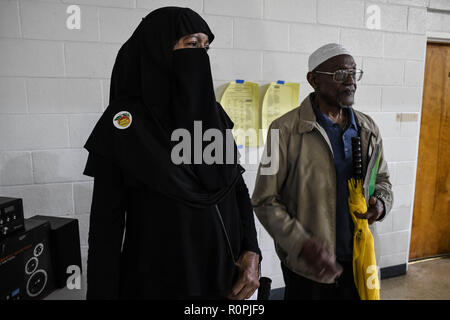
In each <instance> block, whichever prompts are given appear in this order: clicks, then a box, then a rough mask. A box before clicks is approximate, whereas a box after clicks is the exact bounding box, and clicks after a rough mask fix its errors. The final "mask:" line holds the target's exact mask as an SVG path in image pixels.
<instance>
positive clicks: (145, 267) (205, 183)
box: [84, 7, 260, 299]
mask: <svg viewBox="0 0 450 320" xmlns="http://www.w3.org/2000/svg"><path fill="white" fill-rule="evenodd" d="M162 27H164V28H165V29H164V31H161V28H162ZM158 28H159V29H158ZM161 32H163V33H164V35H161ZM197 32H204V33H205V34H207V35H208V36H209V39H210V41H211V40H212V39H213V38H214V36H213V35H212V33H211V32H210V30H209V28H208V26H207V25H206V23H205V22H204V21H203V19H201V18H200V17H199V16H198V15H197V14H195V13H194V12H193V11H192V10H190V9H185V8H184V9H182V8H175V7H170V8H162V9H158V10H155V11H154V12H152V13H150V14H149V15H148V16H147V17H146V18H144V19H143V21H142V22H141V24H140V25H139V27H138V29H137V30H136V31H135V32H134V33H133V36H132V37H131V38H130V39H129V40H128V41H127V42H126V43H125V44H124V46H123V47H122V48H121V50H120V51H119V54H118V56H117V59H116V63H115V65H114V69H113V75H112V77H111V97H110V104H109V106H108V108H107V109H106V110H105V112H104V113H103V115H102V117H101V119H100V120H99V122H98V123H97V125H96V127H95V128H94V130H93V132H92V134H91V136H90V137H89V139H88V141H87V142H86V145H85V148H86V149H87V150H88V151H89V158H88V162H87V164H86V168H85V171H84V174H86V175H89V176H92V177H94V192H93V199H92V207H91V216H90V230H89V252H88V271H87V281H88V288H87V299H183V298H205V299H207V298H213V299H217V298H219V299H221V298H225V297H226V296H227V295H228V294H229V293H230V291H231V287H232V285H233V281H234V280H233V279H234V277H235V276H236V274H235V273H236V267H235V265H234V263H233V260H232V257H231V254H230V252H229V248H228V244H227V241H226V238H225V234H224V231H223V229H222V226H221V222H220V220H219V219H218V216H217V214H216V212H215V208H214V205H218V208H219V209H220V212H221V216H222V218H223V222H224V225H225V228H226V231H227V233H228V236H229V239H230V243H231V247H232V250H233V255H234V256H235V257H239V256H240V255H241V254H242V253H243V252H244V251H253V252H256V253H258V254H260V250H259V248H258V244H257V240H256V230H255V225H254V219H253V211H252V207H251V203H250V198H249V194H248V189H247V187H246V186H245V183H244V181H243V179H242V172H243V169H242V167H241V166H240V165H238V164H237V163H236V162H235V163H234V164H224V165H212V166H210V165H205V164H200V165H174V164H173V163H172V162H171V158H170V147H171V146H172V144H171V141H170V130H172V129H174V128H178V127H181V128H185V129H187V130H188V131H190V132H191V130H192V127H191V124H192V122H193V121H194V120H201V121H202V122H203V127H204V128H203V129H204V130H206V129H208V128H215V129H218V130H220V131H221V132H224V131H225V130H226V129H230V128H231V127H232V122H231V120H230V119H229V118H228V116H227V115H226V114H225V112H224V111H223V109H222V108H221V107H220V105H218V104H216V102H215V97H214V92H213V88H212V79H211V74H210V70H209V59H208V57H207V55H206V52H205V51H204V50H203V49H182V50H177V52H175V53H172V50H171V49H172V47H173V43H174V41H175V40H176V39H178V38H179V37H181V36H183V35H186V34H191V33H197ZM149 35H152V36H153V39H148V36H149ZM157 36H159V37H160V38H163V39H162V40H161V39H160V41H159V40H157V39H156V38H157ZM155 39H156V40H155ZM151 41H153V44H154V47H152V48H150V47H148V46H149V43H151ZM158 51H159V54H156V53H155V52H158ZM177 63H178V64H180V63H181V65H183V64H184V65H185V64H186V63H188V64H189V63H190V64H195V66H196V67H197V70H198V73H199V74H198V75H195V77H192V78H190V77H188V74H189V69H187V70H179V68H176V69H174V68H173V66H174V65H177ZM186 71H187V72H188V73H186ZM158 76H160V79H159V80H158V79H157V77H158ZM155 90H156V92H155ZM121 111H127V112H129V113H130V114H131V115H132V122H131V124H130V126H129V127H128V128H126V129H118V128H116V127H115V126H114V124H113V118H114V116H115V115H116V114H117V113H119V112H121ZM188 111H189V112H188ZM180 115H181V116H180ZM183 115H184V116H183ZM234 148H235V146H234Z"/></svg>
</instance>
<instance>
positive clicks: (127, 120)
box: [113, 111, 133, 129]
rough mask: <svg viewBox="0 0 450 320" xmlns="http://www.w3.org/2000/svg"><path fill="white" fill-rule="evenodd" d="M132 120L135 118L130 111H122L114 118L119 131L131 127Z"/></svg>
mask: <svg viewBox="0 0 450 320" xmlns="http://www.w3.org/2000/svg"><path fill="white" fill-rule="evenodd" d="M132 120H133V118H132V116H131V114H130V113H129V112H128V111H120V112H119V113H116V115H115V116H114V117H113V123H114V126H115V127H116V128H117V129H126V128H128V127H129V126H130V125H131V121H132Z"/></svg>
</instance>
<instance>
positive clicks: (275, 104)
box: [261, 81, 300, 142]
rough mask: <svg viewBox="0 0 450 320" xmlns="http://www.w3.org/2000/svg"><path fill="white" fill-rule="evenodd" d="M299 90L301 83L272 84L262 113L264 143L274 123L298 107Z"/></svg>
mask: <svg viewBox="0 0 450 320" xmlns="http://www.w3.org/2000/svg"><path fill="white" fill-rule="evenodd" d="M299 90H300V84H299V83H294V82H287V83H285V82H284V81H277V82H272V83H271V84H270V86H269V88H268V89H267V91H266V94H265V95H264V100H263V104H262V111H261V128H262V136H263V139H264V142H265V139H266V137H267V131H268V130H269V126H270V124H271V123H272V121H273V120H275V119H277V118H279V117H281V116H282V115H283V114H285V113H286V112H288V111H291V110H292V109H294V108H295V107H297V106H298V97H299Z"/></svg>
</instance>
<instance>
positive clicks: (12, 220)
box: [0, 197, 24, 239]
mask: <svg viewBox="0 0 450 320" xmlns="http://www.w3.org/2000/svg"><path fill="white" fill-rule="evenodd" d="M23 220H24V219H23V204H22V199H18V198H6V197H0V239H3V238H6V237H8V236H9V235H10V234H12V233H14V232H17V231H20V230H23V228H24V222H23Z"/></svg>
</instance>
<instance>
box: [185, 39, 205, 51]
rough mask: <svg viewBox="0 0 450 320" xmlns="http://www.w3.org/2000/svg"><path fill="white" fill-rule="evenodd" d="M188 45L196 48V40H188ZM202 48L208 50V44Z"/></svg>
mask: <svg viewBox="0 0 450 320" xmlns="http://www.w3.org/2000/svg"><path fill="white" fill-rule="evenodd" d="M188 46H191V47H192V48H198V42H197V41H191V42H188ZM204 49H205V50H206V51H208V50H209V45H207V46H205V47H204Z"/></svg>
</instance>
